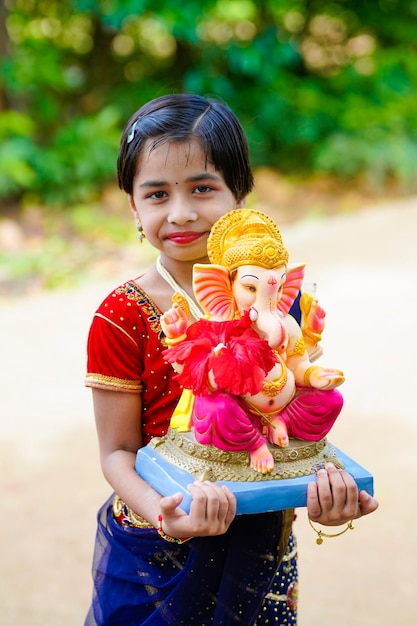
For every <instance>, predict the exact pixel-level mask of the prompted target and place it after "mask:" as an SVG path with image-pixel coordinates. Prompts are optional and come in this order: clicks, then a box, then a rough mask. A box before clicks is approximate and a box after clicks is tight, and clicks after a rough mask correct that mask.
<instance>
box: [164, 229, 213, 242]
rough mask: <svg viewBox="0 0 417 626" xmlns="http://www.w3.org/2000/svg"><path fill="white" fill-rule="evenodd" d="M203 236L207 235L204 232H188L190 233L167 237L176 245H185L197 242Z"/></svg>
mask: <svg viewBox="0 0 417 626" xmlns="http://www.w3.org/2000/svg"><path fill="white" fill-rule="evenodd" d="M203 235H205V233H204V232H203V233H196V232H194V231H188V232H178V233H170V234H169V235H167V237H166V238H167V239H169V240H170V241H173V242H174V243H177V244H182V245H185V244H187V243H193V242H194V241H197V239H200V237H202V236H203Z"/></svg>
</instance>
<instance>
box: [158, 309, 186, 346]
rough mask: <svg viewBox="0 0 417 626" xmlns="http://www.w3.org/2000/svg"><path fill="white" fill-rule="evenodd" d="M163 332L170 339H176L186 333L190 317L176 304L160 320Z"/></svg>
mask: <svg viewBox="0 0 417 626" xmlns="http://www.w3.org/2000/svg"><path fill="white" fill-rule="evenodd" d="M160 322H161V327H162V330H163V331H164V333H165V336H166V337H168V339H175V338H177V337H180V336H181V335H183V334H184V333H185V331H186V330H187V326H188V317H187V314H186V313H185V311H183V309H182V308H181V307H180V306H179V304H177V303H176V302H174V304H173V305H172V307H171V308H170V309H169V310H168V311H166V313H164V314H163V315H161V318H160Z"/></svg>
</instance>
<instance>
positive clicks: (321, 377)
mask: <svg viewBox="0 0 417 626" xmlns="http://www.w3.org/2000/svg"><path fill="white" fill-rule="evenodd" d="M309 370H310V371H309ZM309 370H307V372H309V374H308V382H309V384H310V385H311V386H312V387H315V388H316V389H334V388H335V387H338V386H339V385H341V384H342V383H343V382H344V380H345V377H344V374H343V372H342V371H341V370H337V369H333V368H330V367H319V366H317V365H313V367H311V368H309Z"/></svg>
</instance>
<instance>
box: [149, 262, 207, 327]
mask: <svg viewBox="0 0 417 626" xmlns="http://www.w3.org/2000/svg"><path fill="white" fill-rule="evenodd" d="M202 260H203V259H202ZM176 265H177V267H178V269H181V270H182V271H181V272H179V271H177V272H176V274H174V273H173V272H172V270H171V269H169V268H168V267H166V265H165V263H164V261H163V260H162V259H161V257H159V258H158V259H157V260H156V271H157V272H158V274H159V276H160V277H161V278H162V279H163V280H164V281H165V283H166V284H167V285H169V286H170V287H171V289H172V290H173V292H177V293H180V294H181V295H182V297H183V298H185V300H186V301H187V302H188V306H189V309H190V312H191V315H192V316H193V317H194V319H196V320H197V319H201V318H202V317H203V316H204V314H203V311H202V310H201V309H200V307H199V306H198V305H197V304H196V301H195V296H194V293H193V289H192V268H193V265H194V262H193V263H191V264H186V263H184V262H181V263H179V264H176ZM169 266H170V267H172V266H173V264H172V263H171V264H169ZM180 276H181V277H180Z"/></svg>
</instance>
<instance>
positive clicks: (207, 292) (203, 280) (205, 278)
mask: <svg viewBox="0 0 417 626" xmlns="http://www.w3.org/2000/svg"><path fill="white" fill-rule="evenodd" d="M193 289H194V293H195V297H196V299H197V302H198V303H199V305H200V306H201V308H202V309H203V311H204V313H205V314H206V315H207V316H208V317H209V318H210V319H211V320H214V321H217V322H220V321H226V320H232V319H234V317H235V311H236V305H235V301H234V298H233V294H232V285H231V282H230V277H229V271H228V270H227V269H226V268H225V267H223V266H222V265H215V264H207V265H206V264H204V265H203V264H201V263H196V264H195V265H194V269H193Z"/></svg>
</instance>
